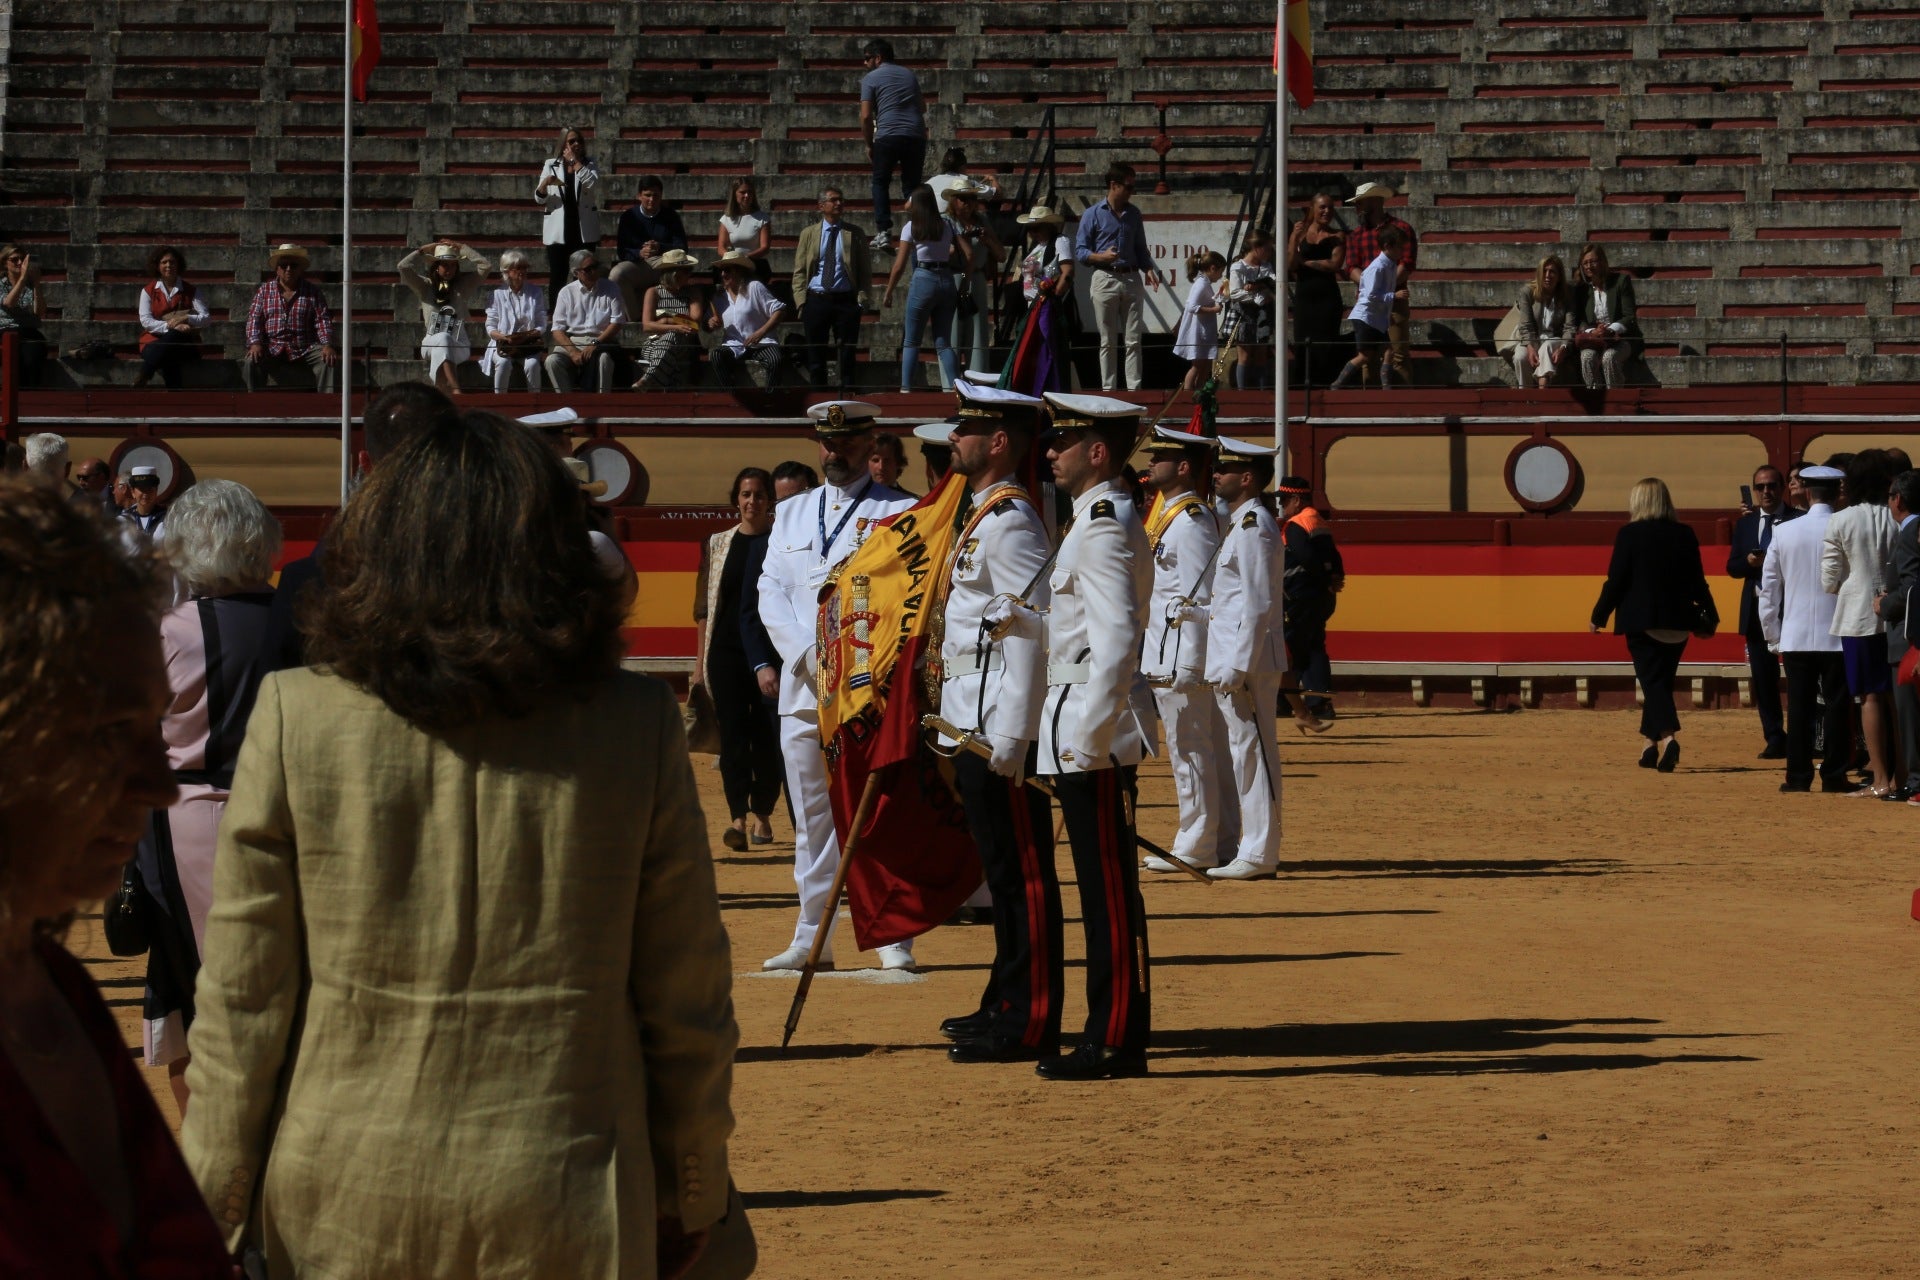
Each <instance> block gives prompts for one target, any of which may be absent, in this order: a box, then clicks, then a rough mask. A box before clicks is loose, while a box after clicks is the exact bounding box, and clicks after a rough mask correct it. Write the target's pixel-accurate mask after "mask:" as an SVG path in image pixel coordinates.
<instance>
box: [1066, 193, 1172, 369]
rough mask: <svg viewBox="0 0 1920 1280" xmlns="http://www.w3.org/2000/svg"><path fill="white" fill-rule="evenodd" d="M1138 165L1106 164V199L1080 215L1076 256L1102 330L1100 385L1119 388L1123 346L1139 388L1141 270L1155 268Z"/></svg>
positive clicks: (1075, 259)
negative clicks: (1137, 199) (1137, 200)
mask: <svg viewBox="0 0 1920 1280" xmlns="http://www.w3.org/2000/svg"><path fill="white" fill-rule="evenodd" d="M1132 201H1133V166H1132V165H1130V164H1127V163H1126V162H1125V161H1121V160H1116V161H1114V162H1113V163H1112V164H1111V165H1109V166H1107V198H1106V199H1105V200H1102V201H1101V202H1100V203H1099V204H1096V205H1094V206H1093V207H1092V208H1091V209H1088V210H1087V211H1086V212H1085V213H1083V214H1081V215H1080V235H1079V241H1078V243H1077V244H1076V245H1075V246H1074V252H1073V259H1074V261H1075V262H1078V263H1080V264H1081V265H1082V266H1084V267H1086V268H1088V270H1089V272H1090V273H1091V274H1090V275H1089V277H1088V280H1087V292H1088V294H1090V295H1091V296H1092V298H1093V321H1094V324H1095V325H1096V326H1098V328H1099V330H1100V386H1101V388H1102V389H1103V390H1106V391H1118V390H1119V389H1120V348H1121V344H1122V343H1123V342H1124V343H1125V345H1126V355H1127V390H1129V391H1138V390H1139V389H1140V381H1141V377H1140V364H1141V361H1140V330H1141V325H1140V310H1141V306H1142V304H1143V302H1144V300H1145V297H1146V284H1145V282H1144V281H1143V279H1142V278H1141V275H1140V273H1141V272H1142V271H1150V270H1152V268H1153V256H1152V254H1151V253H1150V252H1149V251H1148V249H1147V230H1146V226H1145V224H1144V223H1142V222H1141V220H1140V211H1139V210H1138V209H1136V208H1134V207H1133V204H1132Z"/></svg>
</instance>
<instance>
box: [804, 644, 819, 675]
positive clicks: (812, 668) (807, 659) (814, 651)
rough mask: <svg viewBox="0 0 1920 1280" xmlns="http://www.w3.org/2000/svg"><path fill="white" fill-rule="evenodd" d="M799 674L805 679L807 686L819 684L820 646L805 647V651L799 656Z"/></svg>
mask: <svg viewBox="0 0 1920 1280" xmlns="http://www.w3.org/2000/svg"><path fill="white" fill-rule="evenodd" d="M799 674H800V675H801V676H802V677H803V678H805V680H806V682H807V683H808V684H818V683H819V681H820V646H818V645H811V644H810V645H808V646H807V651H806V652H805V653H803V654H801V655H800V671H799Z"/></svg>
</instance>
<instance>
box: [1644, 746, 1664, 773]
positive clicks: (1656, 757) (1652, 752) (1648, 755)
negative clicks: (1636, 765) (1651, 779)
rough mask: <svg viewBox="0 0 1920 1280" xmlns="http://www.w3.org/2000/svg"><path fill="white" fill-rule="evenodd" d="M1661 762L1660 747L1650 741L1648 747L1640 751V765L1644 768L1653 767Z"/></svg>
mask: <svg viewBox="0 0 1920 1280" xmlns="http://www.w3.org/2000/svg"><path fill="white" fill-rule="evenodd" d="M1659 763H1660V748H1659V747H1656V746H1655V745H1653V744H1652V743H1651V742H1649V743H1648V744H1647V749H1646V750H1645V751H1642V752H1641V753H1640V767H1641V768H1642V769H1651V768H1653V766H1655V765H1656V764H1659Z"/></svg>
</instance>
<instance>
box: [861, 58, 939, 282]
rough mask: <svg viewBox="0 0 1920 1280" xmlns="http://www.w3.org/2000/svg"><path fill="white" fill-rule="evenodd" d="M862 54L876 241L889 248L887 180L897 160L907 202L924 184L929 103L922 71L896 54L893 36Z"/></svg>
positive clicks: (890, 228) (890, 226) (890, 225)
mask: <svg viewBox="0 0 1920 1280" xmlns="http://www.w3.org/2000/svg"><path fill="white" fill-rule="evenodd" d="M860 58H861V65H862V66H864V67H865V68H866V69H867V74H866V75H864V76H862V77H861V78H860V132H861V133H863V134H865V135H866V139H867V158H868V159H869V160H871V161H872V162H873V224H874V226H875V227H877V228H878V230H877V231H876V232H875V233H874V237H873V241H872V245H873V247H874V248H875V249H887V248H890V247H892V244H893V211H892V210H891V209H890V208H888V206H887V180H888V179H889V178H891V177H892V176H893V170H894V168H895V167H896V166H897V167H898V168H899V170H900V200H901V203H903V204H904V203H905V202H906V199H907V197H908V196H909V195H911V194H913V189H914V188H915V187H917V186H919V185H920V171H921V169H922V168H923V167H924V166H925V164H926V160H927V119H926V104H925V102H924V101H923V100H922V99H921V97H920V81H919V79H918V77H916V76H915V75H914V74H913V72H911V71H909V70H907V69H906V68H905V67H903V66H901V65H900V64H899V63H897V62H895V61H894V60H893V45H892V43H891V42H889V41H886V40H869V41H867V42H866V44H864V45H862V46H861V48H860Z"/></svg>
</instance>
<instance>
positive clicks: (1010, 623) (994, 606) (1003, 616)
mask: <svg viewBox="0 0 1920 1280" xmlns="http://www.w3.org/2000/svg"><path fill="white" fill-rule="evenodd" d="M980 620H981V621H982V622H984V623H985V624H986V626H987V630H988V631H989V632H991V633H992V635H993V638H994V639H996V640H1003V639H1005V638H1006V637H1008V636H1010V635H1012V636H1019V637H1020V638H1021V639H1023V640H1037V639H1039V638H1040V636H1041V634H1042V632H1044V631H1045V629H1046V628H1045V624H1044V622H1043V621H1042V618H1041V615H1040V614H1038V613H1036V612H1034V611H1033V610H1032V609H1029V608H1028V607H1027V606H1026V605H1023V604H1021V603H1020V602H1019V601H1017V600H1015V599H1014V598H1013V597H1012V596H1006V595H1002V596H995V597H994V598H993V599H992V600H990V601H988V602H987V607H986V611H985V612H983V613H982V614H981V615H980Z"/></svg>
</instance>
